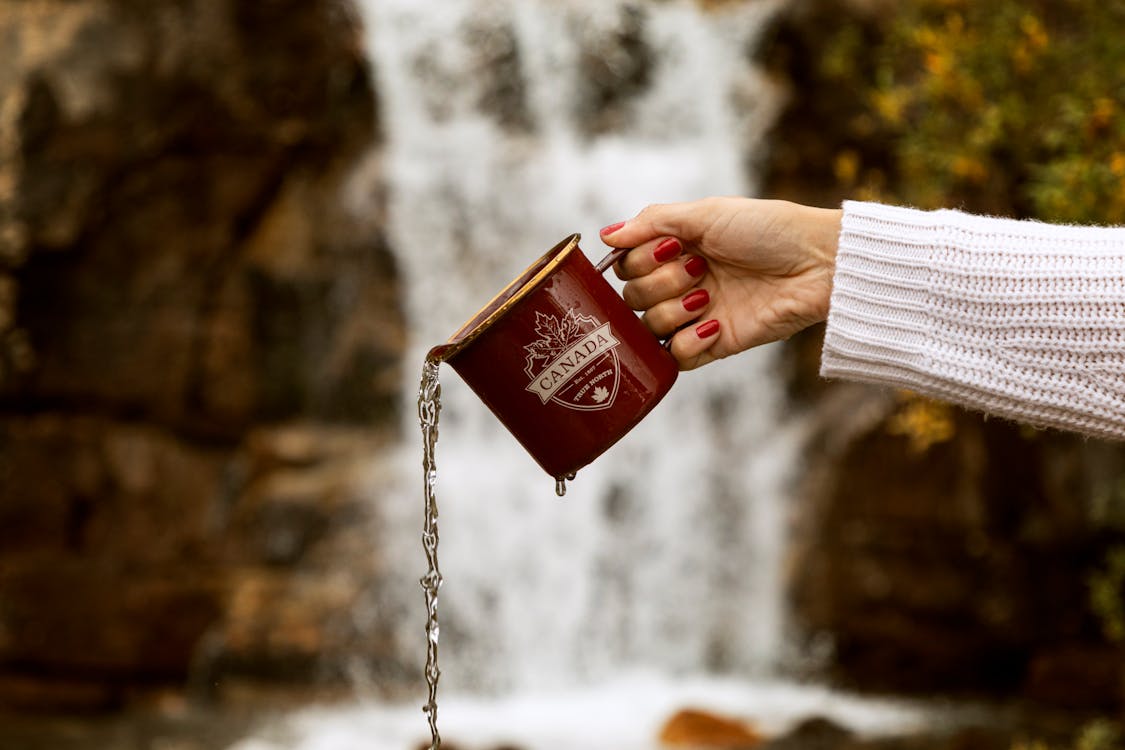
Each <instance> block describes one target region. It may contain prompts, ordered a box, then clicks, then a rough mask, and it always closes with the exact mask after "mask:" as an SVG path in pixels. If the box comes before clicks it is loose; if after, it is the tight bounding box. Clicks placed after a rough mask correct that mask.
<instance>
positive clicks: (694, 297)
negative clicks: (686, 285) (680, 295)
mask: <svg viewBox="0 0 1125 750" xmlns="http://www.w3.org/2000/svg"><path fill="white" fill-rule="evenodd" d="M710 301H711V295H710V294H708V293H707V290H706V289H696V290H695V291H694V292H692V293H691V294H689V295H687V296H686V297H684V299H683V305H684V309H685V310H687V311H688V312H695V311H696V310H700V309H702V308H704V307H706V306H707V303H708V302H710ZM716 325H717V324H716Z"/></svg>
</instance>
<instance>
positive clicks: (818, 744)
mask: <svg viewBox="0 0 1125 750" xmlns="http://www.w3.org/2000/svg"><path fill="white" fill-rule="evenodd" d="M852 738H853V735H852V733H851V731H849V730H848V729H846V728H844V727H842V726H840V725H839V724H837V723H835V722H834V721H832V720H831V719H826V718H824V717H821V716H817V717H813V718H811V719H805V720H803V721H801V722H800V723H799V724H797V726H795V727H794V728H793V729H791V730H789V731H788V732H786V733H785V734H783V735H782V736H780V737H777V738H775V739H772V740H770V741H769V742H767V743H766V744H765V745H763V746H762V750H839V748H844V747H846V746H847V745H848V743H849V742H850V741H851V740H852Z"/></svg>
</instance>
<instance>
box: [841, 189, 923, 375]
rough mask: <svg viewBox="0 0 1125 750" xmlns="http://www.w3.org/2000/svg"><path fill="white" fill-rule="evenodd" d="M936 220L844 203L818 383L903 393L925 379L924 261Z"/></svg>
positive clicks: (909, 212) (893, 209)
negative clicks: (879, 385)
mask: <svg viewBox="0 0 1125 750" xmlns="http://www.w3.org/2000/svg"><path fill="white" fill-rule="evenodd" d="M939 217H940V213H938V212H925V211H917V210H914V209H907V208H897V207H893V206H883V205H879V204H875V203H861V202H857V201H847V202H845V203H844V217H843V224H842V227H841V232H840V243H839V250H838V252H837V255H836V275H835V280H834V282H833V289H832V300H831V306H830V307H829V313H828V328H827V332H826V334H825V339H824V351H823V353H822V355H821V370H820V374H821V375H822V376H823V377H826V378H833V377H840V378H848V379H855V378H859V379H862V380H867V381H876V382H886V383H893V384H897V385H909V383H911V382H913V381H915V380H916V379H918V377H919V376H923V374H924V373H926V372H927V371H929V369H930V368H929V367H928V362H929V356H930V355H929V353H928V352H930V351H932V347H931V346H930V344H931V343H932V342H931V335H932V331H931V330H930V326H931V325H932V318H931V316H930V314H929V313H930V310H931V300H930V289H931V286H930V269H931V258H930V256H931V253H932V248H933V247H934V246H935V244H937V240H938V239H939V238H938V236H937V235H938V233H939V232H940V231H941V229H940V224H939ZM903 381H906V382H905V383H904V382H903Z"/></svg>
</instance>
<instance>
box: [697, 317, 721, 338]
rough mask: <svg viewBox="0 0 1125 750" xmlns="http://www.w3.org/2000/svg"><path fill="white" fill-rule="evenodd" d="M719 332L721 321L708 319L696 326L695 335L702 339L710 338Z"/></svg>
mask: <svg viewBox="0 0 1125 750" xmlns="http://www.w3.org/2000/svg"><path fill="white" fill-rule="evenodd" d="M718 332H719V321H717V320H708V321H707V322H706V323H700V324H699V325H697V326H696V327H695V335H696V336H698V337H699V338H701V339H709V338H711V337H712V336H714V335H715V334H716V333H718Z"/></svg>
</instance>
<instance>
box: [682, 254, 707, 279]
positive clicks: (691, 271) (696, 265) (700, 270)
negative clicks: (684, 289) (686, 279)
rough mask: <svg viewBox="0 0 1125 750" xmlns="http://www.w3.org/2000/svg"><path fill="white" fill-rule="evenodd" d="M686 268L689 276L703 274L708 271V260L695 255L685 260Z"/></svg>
mask: <svg viewBox="0 0 1125 750" xmlns="http://www.w3.org/2000/svg"><path fill="white" fill-rule="evenodd" d="M684 270H685V271H687V272H688V276H702V275H703V274H705V273H707V261H705V260H704V259H703V258H702V257H700V256H698V255H693V256H691V257H690V258H688V259H687V260H685V261H684Z"/></svg>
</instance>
